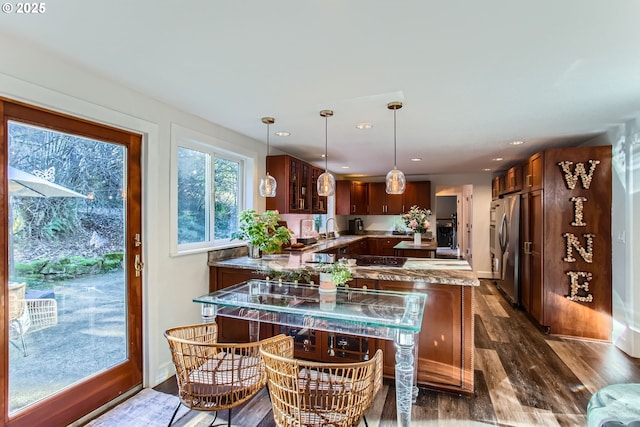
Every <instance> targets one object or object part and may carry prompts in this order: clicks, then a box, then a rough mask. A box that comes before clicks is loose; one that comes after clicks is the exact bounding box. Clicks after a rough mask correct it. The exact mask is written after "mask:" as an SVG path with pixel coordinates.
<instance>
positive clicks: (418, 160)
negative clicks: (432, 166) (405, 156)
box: [411, 157, 422, 162]
mask: <svg viewBox="0 0 640 427" xmlns="http://www.w3.org/2000/svg"><path fill="white" fill-rule="evenodd" d="M411 161H412V162H421V161H422V157H414V158H412V159H411Z"/></svg>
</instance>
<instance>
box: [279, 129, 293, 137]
mask: <svg viewBox="0 0 640 427" xmlns="http://www.w3.org/2000/svg"><path fill="white" fill-rule="evenodd" d="M275 135H276V136H289V135H291V132H287V131H284V130H279V131H278V132H276V133H275Z"/></svg>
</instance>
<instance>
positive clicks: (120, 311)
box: [1, 102, 142, 426]
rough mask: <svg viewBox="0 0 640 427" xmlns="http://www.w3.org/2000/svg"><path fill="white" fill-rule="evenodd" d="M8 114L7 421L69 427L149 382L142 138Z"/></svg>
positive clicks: (48, 117)
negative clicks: (144, 352) (144, 345)
mask: <svg viewBox="0 0 640 427" xmlns="http://www.w3.org/2000/svg"><path fill="white" fill-rule="evenodd" d="M2 105H3V116H4V120H3V125H4V126H3V130H4V135H3V147H4V150H3V151H4V156H3V157H4V158H3V162H2V169H3V171H4V174H3V175H4V176H3V181H4V184H5V185H3V197H2V202H1V203H2V207H3V210H4V214H5V215H4V220H3V222H2V225H3V235H4V236H6V241H5V242H4V245H2V246H3V250H4V253H6V256H5V257H3V262H4V265H5V267H6V268H3V272H4V273H3V277H2V278H3V281H4V283H5V286H4V288H5V289H4V291H5V299H4V301H5V304H4V322H3V323H4V331H5V333H4V334H3V335H4V336H3V338H2V343H3V346H2V348H3V355H4V358H5V359H6V360H7V363H4V364H3V366H4V369H5V372H4V375H3V382H4V384H3V397H4V398H3V399H2V402H3V408H4V411H3V413H4V420H5V424H6V425H9V426H14V425H15V426H18V425H38V424H42V422H43V421H44V420H46V421H47V422H46V424H49V425H66V424H68V423H70V422H72V421H74V420H76V419H78V418H80V417H82V416H83V415H85V414H87V413H89V412H91V411H92V410H93V409H95V408H97V407H99V406H101V405H102V404H104V403H106V402H107V401H109V400H111V399H112V398H114V397H116V396H118V395H119V394H121V393H123V392H125V391H127V390H129V389H131V388H132V387H135V386H136V385H138V384H141V383H142V362H141V361H142V357H141V342H142V337H141V335H140V331H141V329H142V328H141V327H142V321H141V312H142V310H141V266H142V263H141V259H140V257H141V235H140V222H141V220H140V198H141V192H140V145H141V138H140V136H139V135H134V134H130V133H128V132H123V131H120V130H117V129H112V128H108V127H104V126H101V125H98V124H92V123H87V122H85V121H82V120H77V119H74V118H71V117H67V116H62V115H58V114H55V113H50V112H45V111H42V110H39V109H35V108H31V107H28V106H24V105H20V104H16V103H11V102H3V103H2Z"/></svg>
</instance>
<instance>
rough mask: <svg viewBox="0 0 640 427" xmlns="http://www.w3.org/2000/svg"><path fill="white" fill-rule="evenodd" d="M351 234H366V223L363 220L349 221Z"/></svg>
mask: <svg viewBox="0 0 640 427" xmlns="http://www.w3.org/2000/svg"><path fill="white" fill-rule="evenodd" d="M349 234H364V223H363V222H362V218H354V219H350V220H349Z"/></svg>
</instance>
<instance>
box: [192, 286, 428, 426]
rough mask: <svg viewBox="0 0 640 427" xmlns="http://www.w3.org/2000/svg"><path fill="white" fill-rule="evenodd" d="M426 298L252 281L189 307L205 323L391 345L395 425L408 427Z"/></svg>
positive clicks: (202, 297)
mask: <svg viewBox="0 0 640 427" xmlns="http://www.w3.org/2000/svg"><path fill="white" fill-rule="evenodd" d="M426 298H427V295H426V294H424V293H412V292H395V291H378V290H370V289H356V288H343V287H339V288H338V290H337V291H336V292H335V293H324V292H320V290H319V288H318V286H317V285H310V284H298V283H289V282H278V281H273V280H269V281H267V280H258V279H254V280H248V281H245V282H242V283H238V284H236V285H233V286H230V287H227V288H224V289H220V290H218V291H215V292H212V293H210V294H207V295H202V296H200V297H197V298H194V299H193V302H196V303H201V304H202V317H203V320H204V321H205V322H207V321H209V322H211V321H215V318H216V316H225V317H234V318H238V319H244V320H249V321H252V323H253V322H268V323H275V324H279V325H285V326H293V327H306V328H310V329H316V330H323V331H328V332H339V333H347V334H351V335H360V336H367V337H373V338H380V339H388V340H393V341H394V342H395V343H396V348H397V351H396V366H395V371H396V372H395V374H396V376H395V386H396V406H397V413H398V425H400V426H409V425H411V403H412V402H414V401H415V399H416V397H417V393H418V388H417V387H416V385H415V384H416V383H415V379H416V376H415V372H416V371H415V368H416V367H415V349H416V348H417V345H416V343H417V339H418V334H419V332H420V329H421V327H422V316H423V313H424V307H425V302H426ZM254 329H255V330H257V329H258V328H254Z"/></svg>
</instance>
